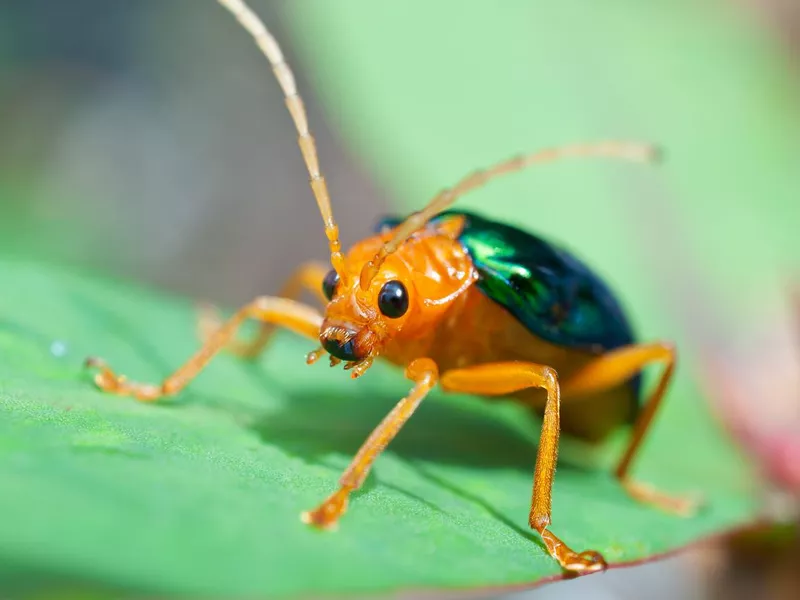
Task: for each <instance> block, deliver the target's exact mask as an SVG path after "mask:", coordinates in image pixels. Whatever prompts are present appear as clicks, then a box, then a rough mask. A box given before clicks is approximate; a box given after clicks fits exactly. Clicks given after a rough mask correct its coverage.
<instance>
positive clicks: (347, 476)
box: [301, 358, 439, 528]
mask: <svg viewBox="0 0 800 600" xmlns="http://www.w3.org/2000/svg"><path fill="white" fill-rule="evenodd" d="M406 377H408V378H409V379H411V380H412V381H413V382H414V388H413V389H412V390H411V392H410V393H409V394H408V396H406V397H405V398H403V399H402V400H400V402H398V403H397V404H396V405H395V407H394V408H393V409H392V410H391V412H389V414H388V415H386V416H385V417H384V419H383V421H381V422H380V424H379V425H378V426H377V427H376V428H375V429H374V430H373V432H372V433H371V434H370V436H369V437H368V438H367V441H366V442H364V444H363V445H362V446H361V448H360V449H359V451H358V453H357V454H356V456H355V458H353V461H352V462H351V463H350V465H349V466H348V467H347V469H346V470H345V472H344V473H343V474H342V476H341V478H340V479H339V489H338V490H337V491H336V492H334V493H333V494H331V495H330V496H329V497H328V498H327V499H326V500H325V501H324V502H323V503H322V504H320V505H319V506H318V507H317V508H315V509H314V510H310V511H308V512H304V513H303V514H302V515H301V518H302V519H303V521H304V522H305V523H307V524H309V525H314V526H316V527H321V528H329V527H332V526H333V525H335V524H336V522H337V521H338V520H339V518H340V517H341V516H342V515H343V514H344V512H345V510H347V499H348V497H349V496H350V494H351V493H352V492H354V491H355V490H357V489H358V488H360V487H361V485H362V484H363V483H364V480H365V479H366V478H367V475H369V471H370V469H371V468H372V464H373V463H374V462H375V459H376V458H378V456H379V455H380V453H381V452H383V451H384V449H385V448H386V446H387V445H389V442H391V441H392V440H393V439H394V436H396V435H397V432H398V431H400V429H401V428H402V427H403V425H405V423H406V421H408V419H410V418H411V415H413V414H414V411H415V410H417V407H418V406H419V405H420V403H422V401H423V400H424V399H425V396H427V395H428V393H429V392H430V391H431V389H433V387H434V386H435V385H436V381H437V380H438V378H439V370H438V368H437V367H436V363H435V362H433V361H432V360H430V359H429V358H418V359H416V360H414V361H412V362H411V363H410V364H409V365H408V367H406Z"/></svg>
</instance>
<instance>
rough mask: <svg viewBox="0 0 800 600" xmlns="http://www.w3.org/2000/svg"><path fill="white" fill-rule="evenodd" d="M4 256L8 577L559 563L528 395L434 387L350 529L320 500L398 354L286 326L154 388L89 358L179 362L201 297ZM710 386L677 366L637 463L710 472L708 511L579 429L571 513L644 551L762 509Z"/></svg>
mask: <svg viewBox="0 0 800 600" xmlns="http://www.w3.org/2000/svg"><path fill="white" fill-rule="evenodd" d="M0 273H2V284H3V294H2V296H0V357H2V359H1V360H0V481H2V494H0V565H2V568H1V569H0V587H3V588H4V589H9V588H10V587H11V586H12V585H20V586H23V587H24V586H33V585H34V584H33V583H32V582H37V581H38V582H42V581H50V582H53V581H55V582H60V584H58V585H63V584H64V582H72V583H74V584H75V585H79V584H80V585H90V584H91V585H96V586H97V588H98V589H100V590H104V589H132V590H139V591H145V592H151V593H157V594H164V593H171V592H183V593H201V592H202V593H205V594H212V595H224V596H230V595H245V596H267V595H269V596H277V595H281V596H303V597H308V596H319V595H334V594H337V595H347V594H352V593H356V592H389V591H396V590H400V589H402V590H409V589H414V590H416V589H421V588H425V589H439V590H442V589H453V588H466V587H476V586H503V585H510V584H523V583H533V582H536V581H538V580H541V579H542V578H545V577H553V576H557V575H558V574H559V569H558V568H557V566H556V565H555V563H554V562H553V561H552V560H551V559H550V558H549V557H548V556H547V555H546V553H545V552H544V550H543V549H542V547H541V545H540V544H539V542H538V540H537V538H536V536H535V535H533V534H532V533H531V532H529V531H528V529H527V526H526V523H527V514H528V508H529V507H528V502H529V499H530V486H531V473H532V465H533V461H534V456H535V452H534V448H535V441H536V438H537V430H538V424H537V423H536V422H535V421H534V420H533V419H532V418H530V417H529V416H528V415H527V414H526V413H524V412H523V411H522V410H521V409H519V408H518V407H516V406H513V405H507V404H495V405H489V404H488V403H485V402H483V401H481V400H479V399H476V398H466V397H456V396H447V395H442V394H439V393H435V394H433V396H432V397H431V398H430V399H429V400H426V402H425V403H424V404H423V406H422V407H421V409H420V410H419V413H418V414H417V415H415V416H414V418H413V419H412V421H411V422H410V423H409V425H408V426H407V428H406V429H405V430H403V431H402V432H401V434H400V435H399V437H398V439H397V440H396V443H393V444H392V445H391V446H390V447H389V449H388V450H387V452H386V453H385V454H384V455H383V456H381V458H380V460H379V461H378V462H377V464H376V467H375V470H374V473H373V475H371V476H370V478H369V480H368V483H367V485H366V487H365V489H364V491H363V492H361V493H358V494H356V495H355V496H354V498H353V500H352V503H351V506H350V511H349V512H348V514H347V515H346V516H345V517H344V518H343V520H342V521H341V524H340V528H339V530H338V531H336V532H318V531H314V530H311V529H309V528H307V527H306V526H304V525H303V524H302V523H301V522H300V520H299V518H298V517H299V513H300V511H301V510H303V509H308V508H312V507H313V506H314V505H315V504H316V503H317V502H319V501H320V500H322V499H323V498H324V497H325V496H326V495H327V494H328V493H330V492H331V491H332V490H333V489H334V486H335V484H336V480H337V478H338V475H339V473H340V472H341V470H342V469H343V468H344V467H345V465H346V464H347V462H348V460H349V459H350V458H351V457H352V456H353V454H354V453H355V451H356V450H357V448H358V446H359V444H360V443H361V442H362V441H363V440H364V439H365V438H366V436H367V434H368V433H369V431H370V430H371V428H372V427H373V426H374V425H375V424H377V422H378V421H379V420H380V418H381V417H382V416H383V415H384V414H385V413H386V412H387V411H388V410H389V408H390V407H391V406H392V405H393V403H394V402H395V401H396V400H397V399H398V398H400V397H401V396H402V395H403V394H404V392H405V391H407V389H408V383H407V382H406V381H405V380H404V379H403V377H402V375H401V373H400V372H399V371H397V370H394V369H392V368H390V367H389V366H385V365H377V366H376V367H374V368H373V369H372V370H371V371H370V372H369V373H368V374H367V375H366V376H365V377H363V378H362V379H360V380H358V381H352V380H351V379H350V378H349V377H348V376H347V375H346V374H345V373H344V372H342V371H341V370H340V369H329V368H326V366H324V365H316V366H313V367H308V366H306V365H305V363H304V360H303V357H304V353H305V352H306V351H307V350H309V349H310V348H311V344H309V343H308V342H306V341H303V340H301V339H298V338H296V337H293V336H291V335H289V334H286V335H282V336H281V337H280V338H279V339H278V340H276V343H275V344H274V346H273V347H271V348H270V349H269V350H268V351H267V352H266V354H265V355H264V356H263V358H262V359H261V360H259V361H258V362H257V363H256V364H247V363H242V362H240V361H238V360H237V359H235V358H233V357H231V356H221V357H219V358H218V359H217V360H215V361H214V362H213V363H212V364H211V366H210V367H209V368H208V369H207V371H205V372H204V373H203V374H202V375H201V376H200V377H199V378H198V379H197V380H196V381H195V382H193V383H192V384H191V385H190V387H189V388H188V389H187V390H186V391H185V392H184V393H182V394H181V395H180V396H179V397H177V398H176V399H173V400H171V401H167V402H164V403H157V404H152V405H148V404H142V403H138V402H136V401H134V400H131V399H127V398H119V397H114V396H110V395H106V394H102V393H100V392H99V391H97V390H95V389H94V387H93V385H92V384H91V383H90V381H89V380H88V378H87V377H86V376H85V375H84V374H82V369H81V365H82V361H83V359H84V358H85V357H86V356H87V355H95V354H96V355H100V356H102V357H104V358H106V359H108V360H109V361H110V363H111V364H112V365H113V366H114V367H116V368H118V369H119V370H120V371H122V372H124V373H125V374H127V375H129V376H131V377H132V378H135V379H140V380H152V381H157V380H160V379H161V378H163V377H164V376H165V375H167V374H168V373H170V372H171V370H172V369H173V368H175V367H177V366H178V365H179V364H181V362H182V361H183V360H184V359H186V358H187V357H188V356H189V354H190V353H191V352H192V351H193V350H194V349H195V348H196V347H197V342H196V340H195V337H194V313H193V311H192V310H191V306H190V305H189V303H187V302H185V301H183V300H179V299H172V298H165V297H163V296H159V295H157V294H154V293H151V292H147V291H143V290H141V289H138V288H135V287H132V286H129V285H126V284H122V283H119V282H109V281H105V280H98V279H94V278H90V277H87V276H85V275H82V274H79V273H72V272H67V271H64V270H63V269H54V268H51V267H47V266H43V265H37V264H32V263H19V262H0ZM703 406H704V405H703V402H702V400H701V398H700V397H699V394H698V392H697V390H695V389H694V388H692V387H691V386H689V385H687V384H685V383H683V384H682V385H679V386H677V387H676V388H675V389H674V390H673V391H672V392H671V394H670V398H669V401H668V402H667V406H666V408H665V410H664V413H663V414H662V415H660V416H659V419H658V423H657V425H656V429H655V431H654V432H653V436H652V437H651V438H650V439H649V440H648V443H647V444H646V449H645V452H644V455H643V456H642V460H641V461H640V463H639V465H638V467H637V471H638V472H640V473H641V474H642V475H643V476H644V478H646V479H647V480H648V481H652V482H653V483H655V484H657V485H659V486H661V487H663V488H664V489H665V490H667V491H670V492H692V491H698V492H701V493H702V494H703V495H704V496H705V498H706V500H707V507H706V509H705V510H704V511H703V512H702V513H701V514H699V515H698V516H696V517H693V518H690V519H680V518H675V517H671V516H667V515H664V514H661V513H660V512H658V511H655V510H652V509H649V508H646V507H643V506H640V505H638V504H636V503H634V502H632V501H631V500H629V499H628V498H627V497H626V496H625V494H624V493H623V492H622V491H621V490H620V489H619V487H618V486H617V485H616V484H615V482H614V480H613V478H612V477H611V476H610V475H609V473H608V472H607V471H606V470H605V469H599V468H595V467H592V466H591V465H588V464H587V463H588V461H587V460H584V459H585V458H586V457H585V456H582V452H581V448H580V447H578V446H573V447H572V448H571V451H572V452H571V453H572V455H573V458H570V452H569V451H568V450H570V447H569V445H567V446H566V447H565V448H566V449H565V451H564V453H563V460H562V461H561V464H560V468H559V471H558V473H557V476H556V482H555V490H554V503H553V506H554V521H553V530H554V531H555V532H556V533H558V534H560V535H561V536H563V537H564V539H565V540H567V541H568V542H570V543H571V544H573V545H575V546H576V547H578V548H594V549H597V550H600V551H602V552H604V553H605V555H606V557H607V558H608V559H609V560H610V561H612V562H629V561H637V560H641V559H644V558H647V557H650V556H653V555H654V554H658V553H663V552H667V551H671V550H674V549H676V548H679V547H681V546H683V545H685V544H687V543H690V542H693V541H695V540H697V539H698V538H702V537H704V536H709V535H714V534H718V533H720V532H722V531H724V530H726V529H729V528H731V527H736V526H739V525H742V524H744V523H747V522H749V521H750V520H751V519H752V518H753V514H754V506H753V503H752V500H751V499H750V498H749V496H748V489H749V488H748V484H749V481H750V480H749V478H748V475H747V473H746V472H745V471H744V469H743V468H742V467H741V466H739V464H738V461H737V460H736V458H735V454H734V453H733V451H732V449H731V448H730V446H728V444H727V443H726V441H725V440H724V439H723V438H722V437H721V435H720V433H719V432H718V430H717V428H716V427H715V426H714V424H713V422H712V421H711V419H710V418H709V416H708V415H707V414H706V413H705V411H704V409H703ZM576 457H577V458H576ZM606 462H607V461H606ZM38 585H44V584H41V583H40V584H38ZM53 585H57V584H53ZM79 589H82V588H79Z"/></svg>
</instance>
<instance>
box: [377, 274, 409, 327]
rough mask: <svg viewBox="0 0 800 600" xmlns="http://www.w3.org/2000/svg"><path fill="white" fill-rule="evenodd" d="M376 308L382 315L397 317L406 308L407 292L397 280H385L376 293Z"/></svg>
mask: <svg viewBox="0 0 800 600" xmlns="http://www.w3.org/2000/svg"><path fill="white" fill-rule="evenodd" d="M378 308H379V309H381V312H382V313H383V314H384V316H386V317H389V318H390V319H397V318H399V317H402V316H403V315H404V314H406V311H407V310H408V292H407V291H406V286H404V285H403V284H402V283H400V282H399V281H387V282H386V283H385V284H383V287H382V288H381V291H380V293H379V294H378Z"/></svg>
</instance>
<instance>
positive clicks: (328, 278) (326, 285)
mask: <svg viewBox="0 0 800 600" xmlns="http://www.w3.org/2000/svg"><path fill="white" fill-rule="evenodd" d="M338 283H339V274H338V273H337V272H336V271H335V270H334V269H331V270H330V271H328V274H327V275H325V279H323V280H322V293H323V294H325V297H326V298H327V299H328V300H332V299H333V294H334V292H335V291H336V286H337V285H338Z"/></svg>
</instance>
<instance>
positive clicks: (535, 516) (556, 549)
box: [442, 362, 606, 574]
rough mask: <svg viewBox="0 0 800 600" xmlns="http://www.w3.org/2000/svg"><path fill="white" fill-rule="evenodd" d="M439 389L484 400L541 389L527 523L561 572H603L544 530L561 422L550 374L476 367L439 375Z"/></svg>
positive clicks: (588, 555)
mask: <svg viewBox="0 0 800 600" xmlns="http://www.w3.org/2000/svg"><path fill="white" fill-rule="evenodd" d="M442 387H443V388H444V389H446V390H448V391H452V392H461V393H466V394H477V395H483V396H505V395H507V394H511V393H513V392H518V391H521V390H525V389H529V388H541V389H544V390H545V391H546V392H547V401H546V403H545V408H544V419H543V422H542V435H541V437H540V439H539V452H538V454H537V456H536V467H535V468H534V473H533V494H532V498H531V511H530V514H529V515H528V522H529V524H530V526H531V528H532V529H535V530H536V531H537V532H538V533H539V535H541V536H542V541H543V542H544V545H545V547H546V548H547V552H548V553H549V554H550V556H552V557H553V558H554V559H556V560H557V561H558V563H559V564H560V565H561V567H562V568H563V569H565V570H567V571H570V572H572V573H577V574H585V573H592V572H594V571H601V570H604V569H605V568H606V562H605V560H604V559H603V557H602V555H600V554H599V553H598V552H595V551H594V550H585V551H583V552H575V551H574V550H572V549H571V548H570V547H569V546H567V545H566V544H565V543H564V542H563V541H562V540H561V539H560V538H559V537H558V536H556V535H555V534H554V533H553V532H552V531H550V530H549V529H548V528H549V526H550V522H551V513H552V492H553V477H554V475H555V471H556V459H557V456H558V437H559V430H560V422H561V390H560V387H559V384H558V376H557V374H556V372H555V370H554V369H553V368H551V367H548V366H545V365H537V364H534V363H524V362H507V363H493V364H486V365H478V366H475V367H469V368H466V369H457V370H453V371H447V372H446V373H444V374H443V375H442Z"/></svg>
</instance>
